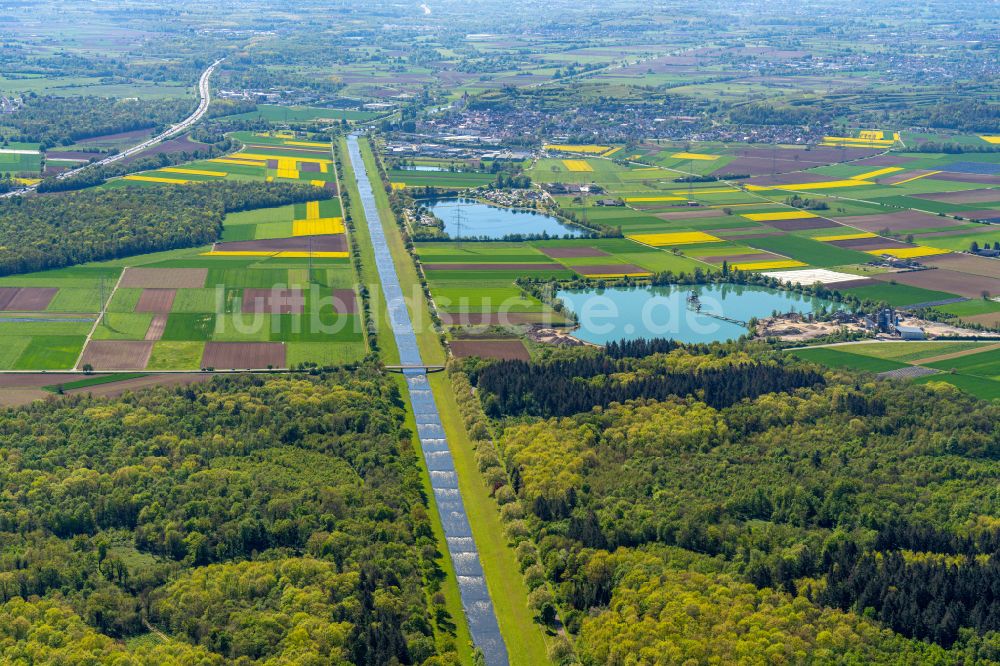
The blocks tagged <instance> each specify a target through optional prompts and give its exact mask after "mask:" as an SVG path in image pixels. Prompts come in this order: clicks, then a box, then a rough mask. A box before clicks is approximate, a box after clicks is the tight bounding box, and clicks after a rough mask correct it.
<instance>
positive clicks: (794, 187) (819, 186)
mask: <svg viewBox="0 0 1000 666" xmlns="http://www.w3.org/2000/svg"><path fill="white" fill-rule="evenodd" d="M859 185H875V183H872V182H870V181H867V180H852V179H846V180H824V181H820V182H818V183H789V184H788V185H747V186H746V187H747V190H749V191H751V192H759V191H761V190H791V191H792V192H798V191H804V190H829V189H833V188H837V187H858V186H859Z"/></svg>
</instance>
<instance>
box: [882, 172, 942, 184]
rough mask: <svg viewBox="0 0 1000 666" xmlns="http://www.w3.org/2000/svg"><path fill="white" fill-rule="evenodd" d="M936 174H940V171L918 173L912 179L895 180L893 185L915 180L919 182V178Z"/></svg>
mask: <svg viewBox="0 0 1000 666" xmlns="http://www.w3.org/2000/svg"><path fill="white" fill-rule="evenodd" d="M936 173H941V172H940V171H927V172H925V173H920V174H917V175H916V176H914V177H913V178H907V179H906V180H897V181H896V182H895V183H893V185H902V184H903V183H912V182H913V181H915V180H920V179H921V178H926V177H927V176H933V175H934V174H936Z"/></svg>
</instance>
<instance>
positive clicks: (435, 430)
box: [347, 135, 509, 666]
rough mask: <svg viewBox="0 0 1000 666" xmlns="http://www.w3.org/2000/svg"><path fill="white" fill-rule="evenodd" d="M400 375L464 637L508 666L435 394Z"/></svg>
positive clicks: (396, 332)
mask: <svg viewBox="0 0 1000 666" xmlns="http://www.w3.org/2000/svg"><path fill="white" fill-rule="evenodd" d="M347 152H348V156H349V158H350V160H351V166H352V167H353V168H354V174H355V180H356V181H357V184H358V193H359V194H360V195H361V205H362V208H363V210H364V213H365V219H366V220H367V221H368V230H369V233H370V234H371V240H372V246H373V247H374V250H375V266H376V268H377V269H378V275H379V280H380V281H381V283H382V292H383V293H384V294H385V301H386V306H387V308H388V310H389V323H390V325H391V327H392V332H393V337H394V338H395V340H396V346H397V347H398V349H399V361H400V363H401V364H402V365H404V366H405V365H411V366H418V367H419V366H422V365H423V363H424V362H423V359H421V357H420V350H419V349H418V348H417V337H416V335H415V333H414V331H413V323H412V321H411V320H410V313H409V311H408V310H407V309H406V302H405V301H404V300H403V289H402V287H400V284H399V276H398V275H397V274H396V266H395V264H394V263H393V259H392V254H391V253H390V251H389V245H388V243H387V242H386V238H385V229H384V228H383V226H382V225H383V224H385V222H383V221H382V219H381V217H380V216H379V214H378V208H377V207H376V205H375V195H374V191H373V190H372V185H371V181H370V180H369V178H368V173H367V172H366V171H365V165H364V161H363V160H362V158H361V150H360V148H359V146H358V137H357V136H354V135H351V136H349V137H348V138H347ZM389 223H390V224H392V222H389ZM403 374H404V376H405V377H406V384H407V388H408V393H409V396H410V405H411V406H412V408H413V414H414V416H415V418H416V422H417V436H418V437H419V439H420V447H421V450H422V451H423V455H424V461H425V462H426V464H427V470H428V472H429V473H430V478H431V489H432V490H433V491H434V499H435V502H436V504H437V510H438V516H439V518H440V520H441V526H442V528H443V529H444V535H445V540H446V541H447V543H448V555H449V557H451V561H452V564H453V565H454V568H455V574H456V577H457V578H458V590H459V594H460V595H461V597H462V607H463V609H464V610H465V618H466V621H467V622H468V625H469V633H470V634H471V635H472V640H473V642H474V643H475V644H476V645H477V646H478V647H479V649H480V650H482V652H483V657H484V658H485V660H486V664H487V666H507V665H508V664H509V660H508V657H507V646H506V644H505V643H504V640H503V636H501V634H500V625H499V624H498V623H497V618H496V613H495V612H494V610H493V601H492V600H491V599H490V592H489V589H488V588H487V587H486V578H485V577H484V576H483V567H482V565H481V563H480V561H479V551H478V550H477V548H476V543H475V540H474V539H473V536H472V528H471V527H470V525H469V519H468V516H467V515H466V513H465V505H464V503H463V502H462V495H461V492H460V491H459V488H458V476H457V474H456V473H455V463H454V461H453V460H452V457H451V451H450V450H449V448H448V441H447V439H446V438H445V433H444V427H443V426H442V424H441V415H440V414H439V413H438V409H437V404H436V403H435V401H434V391H433V389H432V388H431V386H430V382H428V381H427V373H426V371H425V370H422V369H420V370H405V371H404V372H403Z"/></svg>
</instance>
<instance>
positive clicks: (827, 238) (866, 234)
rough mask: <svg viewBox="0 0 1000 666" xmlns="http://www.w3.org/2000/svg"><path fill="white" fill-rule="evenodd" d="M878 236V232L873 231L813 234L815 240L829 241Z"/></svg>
mask: <svg viewBox="0 0 1000 666" xmlns="http://www.w3.org/2000/svg"><path fill="white" fill-rule="evenodd" d="M876 237H878V234H873V233H871V232H868V231H865V232H862V233H856V234H839V235H837V236H813V240H815V241H823V242H825V243H829V242H830V241H841V240H857V239H859V238H876Z"/></svg>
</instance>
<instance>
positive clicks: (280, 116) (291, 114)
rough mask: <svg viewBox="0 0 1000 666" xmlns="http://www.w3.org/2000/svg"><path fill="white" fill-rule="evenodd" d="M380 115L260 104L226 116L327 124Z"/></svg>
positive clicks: (352, 110)
mask: <svg viewBox="0 0 1000 666" xmlns="http://www.w3.org/2000/svg"><path fill="white" fill-rule="evenodd" d="M379 115H380V114H378V113H375V112H373V111H359V110H355V109H332V108H331V109H327V108H319V107H310V106H277V105H274V104H260V105H258V106H257V110H256V111H249V112H246V113H240V114H233V115H230V116H226V117H227V118H228V119H230V120H257V119H260V120H266V121H269V122H282V123H287V122H306V123H318V124H329V123H339V122H341V121H344V120H346V121H349V122H364V121H367V120H372V119H373V118H377V117H378V116H379Z"/></svg>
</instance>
